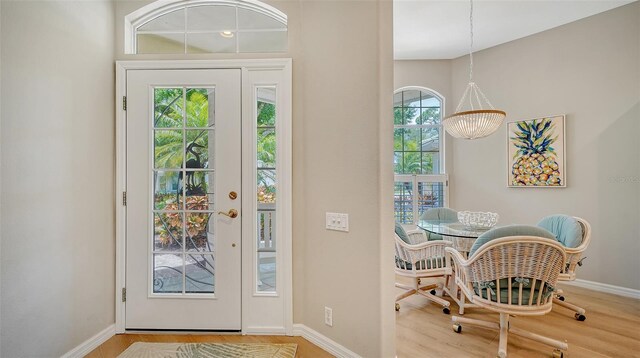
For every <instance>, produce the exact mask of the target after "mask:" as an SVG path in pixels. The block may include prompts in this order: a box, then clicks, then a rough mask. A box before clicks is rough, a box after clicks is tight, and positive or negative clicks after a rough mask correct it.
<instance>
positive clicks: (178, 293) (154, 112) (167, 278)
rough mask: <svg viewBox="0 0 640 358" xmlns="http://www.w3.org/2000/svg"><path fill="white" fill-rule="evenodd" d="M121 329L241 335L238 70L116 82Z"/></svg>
mask: <svg viewBox="0 0 640 358" xmlns="http://www.w3.org/2000/svg"><path fill="white" fill-rule="evenodd" d="M126 81H127V83H126V92H127V107H128V108H127V111H126V113H127V117H126V173H127V174H126V188H127V189H126V303H125V304H126V306H125V310H126V311H125V328H126V329H141V330H142V329H167V330H240V329H241V281H240V280H241V248H240V246H241V245H240V244H241V226H242V223H241V215H240V214H241V203H242V198H241V183H242V178H241V156H242V147H241V128H242V125H241V70H240V69H215V70H214V69H188V70H187V69H184V70H130V71H127V78H126Z"/></svg>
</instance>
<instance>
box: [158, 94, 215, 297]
mask: <svg viewBox="0 0 640 358" xmlns="http://www.w3.org/2000/svg"><path fill="white" fill-rule="evenodd" d="M214 97H215V90H214V89H213V88H183V87H181V88H162V87H158V88H155V89H154V118H153V122H154V123H153V124H154V128H156V129H154V130H153V153H154V154H153V155H154V160H153V166H154V168H153V169H154V170H153V174H154V175H153V179H152V180H153V207H152V209H153V211H154V216H153V217H154V220H153V228H154V230H153V238H152V240H153V243H152V247H153V269H154V273H153V293H165V294H166V293H171V294H174V295H175V294H181V295H186V294H191V295H192V294H204V293H207V294H212V293H214V290H215V282H214V276H215V269H214V260H215V253H214V230H213V229H214V227H213V223H214V220H213V213H214V210H215V207H214V200H213V199H214V197H213V194H214V193H213V191H214V190H213V184H214V177H215V172H214V171H213V170H210V164H209V162H210V161H213V159H214V154H215V153H214V150H215V146H214V143H215V140H214V136H215V130H214V129H213V125H214V119H215V116H214V109H213V104H214V103H215V102H214ZM196 253H197V254H196ZM202 253H206V254H202Z"/></svg>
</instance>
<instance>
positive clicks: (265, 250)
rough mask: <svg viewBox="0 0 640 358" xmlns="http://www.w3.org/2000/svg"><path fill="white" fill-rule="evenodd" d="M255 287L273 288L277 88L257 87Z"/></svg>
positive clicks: (258, 290)
mask: <svg viewBox="0 0 640 358" xmlns="http://www.w3.org/2000/svg"><path fill="white" fill-rule="evenodd" d="M256 97H257V103H256V109H257V118H256V169H257V178H256V180H257V186H258V187H257V201H258V210H257V218H258V221H257V232H256V236H257V247H258V252H257V255H256V259H257V261H258V262H257V263H256V267H257V270H256V272H255V275H256V281H255V282H256V291H257V292H275V291H276V215H277V212H276V205H275V202H276V183H277V181H276V153H277V148H276V144H277V142H276V88H275V87H258V88H257V89H256Z"/></svg>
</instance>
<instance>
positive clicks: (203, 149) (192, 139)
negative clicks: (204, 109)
mask: <svg viewBox="0 0 640 358" xmlns="http://www.w3.org/2000/svg"><path fill="white" fill-rule="evenodd" d="M213 136H214V133H213V131H211V130H207V129H198V130H186V131H185V140H186V141H187V144H186V148H185V152H186V153H185V154H186V155H187V162H186V165H187V169H206V168H208V167H209V153H210V152H211V153H213V150H214V147H215V146H214V143H213V142H214V141H213ZM209 138H211V141H210V140H209Z"/></svg>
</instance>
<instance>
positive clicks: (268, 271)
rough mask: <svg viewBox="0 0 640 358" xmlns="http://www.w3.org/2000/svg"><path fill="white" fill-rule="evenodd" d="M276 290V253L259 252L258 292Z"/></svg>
mask: <svg viewBox="0 0 640 358" xmlns="http://www.w3.org/2000/svg"><path fill="white" fill-rule="evenodd" d="M275 290H276V253H275V251H274V252H258V292H265V291H275Z"/></svg>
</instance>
